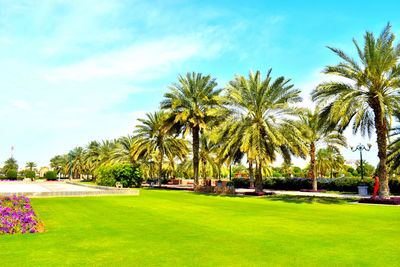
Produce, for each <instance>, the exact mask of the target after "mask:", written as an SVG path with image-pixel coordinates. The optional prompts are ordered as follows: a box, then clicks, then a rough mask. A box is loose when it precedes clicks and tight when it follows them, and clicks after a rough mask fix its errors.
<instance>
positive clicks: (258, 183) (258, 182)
mask: <svg viewBox="0 0 400 267" xmlns="http://www.w3.org/2000/svg"><path fill="white" fill-rule="evenodd" d="M261 168H262V166H261V163H260V162H258V161H257V160H256V192H263V184H262V173H261Z"/></svg>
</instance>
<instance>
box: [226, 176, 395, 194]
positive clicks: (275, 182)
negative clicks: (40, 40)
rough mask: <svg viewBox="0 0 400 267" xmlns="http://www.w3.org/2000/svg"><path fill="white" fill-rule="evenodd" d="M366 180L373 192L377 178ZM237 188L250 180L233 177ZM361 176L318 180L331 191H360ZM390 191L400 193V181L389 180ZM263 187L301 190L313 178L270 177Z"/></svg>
mask: <svg viewBox="0 0 400 267" xmlns="http://www.w3.org/2000/svg"><path fill="white" fill-rule="evenodd" d="M364 181H365V182H366V183H367V184H368V186H369V189H368V190H369V192H372V190H373V188H374V186H375V179H372V178H364ZM232 182H233V183H234V185H235V187H236V188H248V187H249V186H250V182H249V180H248V179H243V178H235V179H232ZM359 182H360V178H338V179H332V180H329V179H321V180H320V181H318V185H319V186H318V188H319V189H325V190H329V191H341V192H354V193H355V192H358V188H357V186H358V183H359ZM389 186H390V192H391V193H392V194H400V181H399V180H394V179H393V180H389ZM263 187H264V188H265V189H275V190H300V189H311V188H312V182H311V179H298V178H289V179H287V178H268V179H264V180H263Z"/></svg>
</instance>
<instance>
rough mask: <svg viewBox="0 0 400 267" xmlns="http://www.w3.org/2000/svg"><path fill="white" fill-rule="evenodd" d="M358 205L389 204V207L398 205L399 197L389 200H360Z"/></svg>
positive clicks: (377, 198)
mask: <svg viewBox="0 0 400 267" xmlns="http://www.w3.org/2000/svg"><path fill="white" fill-rule="evenodd" d="M358 202H359V203H371V204H389V205H400V197H391V198H379V197H376V198H372V197H370V198H362V199H360V200H359V201H358Z"/></svg>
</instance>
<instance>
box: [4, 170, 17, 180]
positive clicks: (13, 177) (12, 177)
mask: <svg viewBox="0 0 400 267" xmlns="http://www.w3.org/2000/svg"><path fill="white" fill-rule="evenodd" d="M6 176H7V179H10V180H16V179H17V177H18V173H17V170H13V169H11V170H8V171H7V173H6Z"/></svg>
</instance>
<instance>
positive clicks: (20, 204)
mask: <svg viewBox="0 0 400 267" xmlns="http://www.w3.org/2000/svg"><path fill="white" fill-rule="evenodd" d="M38 225H39V219H38V218H37V216H36V214H35V212H34V211H33V208H32V205H31V203H30V200H29V198H27V197H16V196H9V197H3V198H1V199H0V235H5V234H19V233H22V234H25V233H36V232H38V230H37V228H38Z"/></svg>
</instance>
